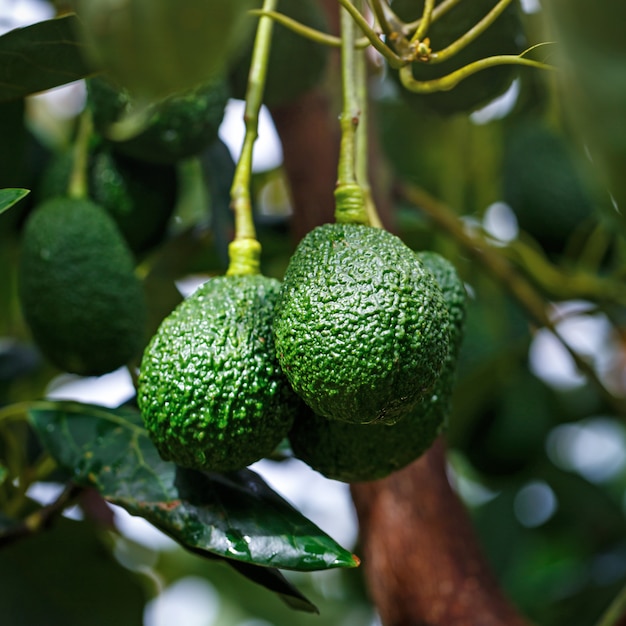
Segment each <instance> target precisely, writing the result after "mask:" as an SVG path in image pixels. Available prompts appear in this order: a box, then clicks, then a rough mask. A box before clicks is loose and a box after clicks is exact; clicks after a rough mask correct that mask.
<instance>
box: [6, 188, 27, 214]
mask: <svg viewBox="0 0 626 626" xmlns="http://www.w3.org/2000/svg"><path fill="white" fill-rule="evenodd" d="M29 193H30V190H29V189H0V215H2V213H4V212H5V211H7V210H8V209H10V208H11V207H12V206H13V205H14V204H16V203H18V202H19V201H20V200H21V199H22V198H24V197H25V196H27V195H28V194H29Z"/></svg>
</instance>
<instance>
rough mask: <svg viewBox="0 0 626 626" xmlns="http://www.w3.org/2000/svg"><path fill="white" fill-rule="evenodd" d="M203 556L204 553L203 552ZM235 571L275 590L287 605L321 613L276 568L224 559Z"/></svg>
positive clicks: (298, 609)
mask: <svg viewBox="0 0 626 626" xmlns="http://www.w3.org/2000/svg"><path fill="white" fill-rule="evenodd" d="M201 556H202V554H201ZM223 562H224V563H227V564H228V565H230V566H231V567H232V568H233V569H234V570H235V571H237V572H239V574H241V575H242V576H245V577H246V578H247V579H248V580H250V581H252V582H254V583H256V584H257V585H261V586H262V587H265V588H266V589H269V590H270V591H273V592H274V593H275V594H276V595H277V596H278V597H279V598H280V599H281V600H282V601H283V602H284V603H285V604H286V605H287V606H289V607H291V608H292V609H295V610H296V611H304V612H305V613H319V611H318V609H317V607H316V606H315V605H314V604H313V603H312V602H311V601H310V600H309V599H308V598H307V597H306V596H304V595H303V594H302V593H300V591H298V589H297V588H296V587H294V585H292V584H291V583H290V582H289V581H288V580H287V579H286V578H285V577H284V576H283V575H282V574H281V573H280V572H279V571H278V570H277V569H276V568H274V567H261V566H259V565H252V564H250V563H244V562H242V561H234V560H232V559H223Z"/></svg>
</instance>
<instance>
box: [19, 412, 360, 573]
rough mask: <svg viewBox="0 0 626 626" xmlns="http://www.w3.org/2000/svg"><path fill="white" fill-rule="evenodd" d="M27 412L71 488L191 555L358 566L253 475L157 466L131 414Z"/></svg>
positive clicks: (296, 565)
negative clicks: (96, 494) (88, 490)
mask: <svg viewBox="0 0 626 626" xmlns="http://www.w3.org/2000/svg"><path fill="white" fill-rule="evenodd" d="M29 415H30V418H31V421H32V422H33V424H34V426H35V428H36V430H37V431H38V433H39V436H40V437H41V439H42V442H43V443H44V445H45V446H46V447H47V448H48V450H49V452H50V454H52V456H53V457H54V458H55V459H56V460H57V462H58V463H59V465H61V466H62V467H64V468H65V469H67V470H69V471H70V472H71V473H72V479H73V480H74V481H76V482H77V483H78V484H81V485H85V486H93V487H95V488H96V489H97V490H98V491H100V493H101V494H102V495H103V496H104V497H105V498H106V499H107V500H109V501H110V502H112V503H114V504H118V505H120V506H122V507H124V508H125V509H126V510H127V511H129V512H130V513H131V514H133V515H140V516H141V517H144V518H146V519H147V520H148V521H150V522H151V523H153V524H154V525H155V526H157V527H158V528H160V529H161V530H162V531H163V532H165V533H167V534H168V535H170V536H171V537H172V538H174V539H175V540H177V541H179V542H180V543H182V544H183V545H184V546H186V547H188V548H190V549H193V550H195V551H206V552H208V553H210V554H211V555H217V556H221V557H225V558H228V559H234V560H236V561H240V562H244V563H251V564H255V565H263V566H271V567H280V568H285V569H294V570H301V571H311V570H319V569H328V568H334V567H355V566H356V565H358V559H357V558H356V557H355V556H354V555H352V554H351V553H350V552H348V551H346V550H344V549H343V548H342V547H341V546H339V545H338V544H337V543H336V542H335V541H334V540H333V539H331V538H330V537H329V536H328V535H326V534H325V533H324V532H322V531H321V530H320V529H319V528H318V527H317V526H315V525H314V524H313V523H312V522H310V521H309V520H308V519H306V518H305V517H304V516H302V515H301V514H300V513H299V512H298V511H297V510H296V509H294V508H293V507H292V506H291V505H290V504H288V503H287V502H286V501H285V500H283V499H282V498H281V497H280V496H279V495H278V494H276V493H275V492H274V491H272V490H271V489H270V488H269V487H268V486H267V484H266V483H265V482H264V481H263V480H262V479H261V478H260V477H259V476H258V475H257V474H255V473H254V472H252V471H250V470H247V469H244V470H240V471H238V472H232V473H229V474H215V473H201V472H197V471H193V470H188V469H183V468H180V467H177V466H176V465H174V464H173V463H169V462H165V461H163V460H162V459H161V458H160V457H159V454H158V452H157V451H156V448H155V447H154V446H153V445H152V442H151V441H150V439H149V438H148V435H147V432H146V431H145V430H144V428H143V424H142V421H141V416H140V415H139V413H138V412H136V411H132V410H129V409H117V410H109V409H104V408H102V407H97V406H91V405H84V404H78V403H73V402H59V403H52V402H50V403H48V402H46V403H38V404H37V405H35V406H34V407H33V408H31V410H30V411H29Z"/></svg>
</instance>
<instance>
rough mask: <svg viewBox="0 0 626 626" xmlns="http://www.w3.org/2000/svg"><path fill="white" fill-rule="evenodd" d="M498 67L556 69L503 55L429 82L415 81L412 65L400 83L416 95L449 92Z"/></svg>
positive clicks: (467, 66) (470, 64)
mask: <svg viewBox="0 0 626 626" xmlns="http://www.w3.org/2000/svg"><path fill="white" fill-rule="evenodd" d="M498 65H523V66H526V67H534V68H538V69H542V70H554V69H556V68H555V67H554V66H552V65H548V64H546V63H541V62H540V61H533V60H531V59H526V58H524V57H522V56H520V55H509V54H501V55H497V56H493V57H487V58H485V59H480V60H478V61H474V62H473V63H468V64H467V65H465V66H463V67H462V68H460V69H458V70H456V71H454V72H450V74H446V75H445V76H442V77H441V78H436V79H433V80H428V81H419V80H415V78H414V76H413V69H412V66H411V64H409V65H405V66H404V67H402V68H401V69H400V70H399V72H398V73H399V76H400V82H401V83H402V86H403V87H404V88H405V89H408V90H409V91H412V92H414V93H434V92H436V91H449V90H450V89H453V88H454V87H456V86H457V85H458V84H459V83H460V82H461V81H462V80H464V79H466V78H468V77H469V76H471V75H472V74H476V72H480V71H482V70H486V69H488V68H490V67H496V66H498Z"/></svg>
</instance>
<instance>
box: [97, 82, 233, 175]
mask: <svg viewBox="0 0 626 626" xmlns="http://www.w3.org/2000/svg"><path fill="white" fill-rule="evenodd" d="M87 93H88V102H89V105H90V107H91V111H92V114H93V122H94V127H95V129H96V130H97V131H98V132H99V133H100V134H101V135H102V136H104V137H106V138H108V137H109V135H110V131H111V125H112V124H114V123H115V122H119V121H121V120H122V119H124V117H125V116H128V115H133V114H134V113H135V112H136V110H137V102H136V101H135V100H134V99H133V97H132V96H131V95H130V93H129V92H128V91H126V90H125V89H123V88H121V87H118V86H116V85H114V84H113V83H111V82H109V81H107V80H106V79H105V78H102V77H94V78H91V79H89V80H88V81H87ZM229 96H230V90H229V87H228V83H227V81H226V79H225V78H224V77H222V76H220V77H217V78H214V79H213V80H211V81H209V82H207V83H205V84H203V85H201V86H199V87H197V88H195V89H192V90H190V91H185V92H181V93H176V94H173V95H171V96H169V97H167V98H164V99H163V100H159V101H157V102H155V103H154V104H152V105H151V107H150V108H149V109H147V119H146V122H145V126H144V127H143V128H141V130H139V132H138V133H137V134H136V135H134V136H132V137H129V138H128V139H124V140H119V141H117V140H113V141H112V144H113V145H114V146H115V149H116V150H117V151H118V152H123V153H124V154H126V155H128V156H130V157H133V158H135V159H139V160H140V161H148V162H153V163H176V162H177V161H180V160H182V159H185V158H188V157H191V156H195V155H197V154H199V153H200V152H201V151H202V150H203V149H204V148H205V147H206V146H208V145H209V144H211V143H212V142H213V141H215V140H216V139H217V133H218V130H219V126H220V124H221V122H222V118H223V117H224V110H225V108H226V103H227V102H228V98H229Z"/></svg>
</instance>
